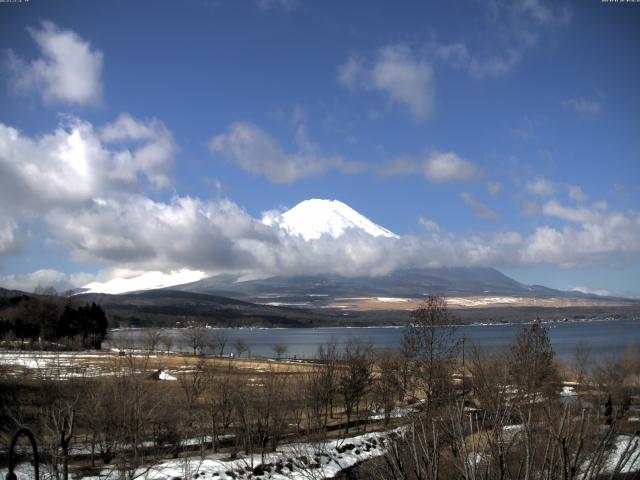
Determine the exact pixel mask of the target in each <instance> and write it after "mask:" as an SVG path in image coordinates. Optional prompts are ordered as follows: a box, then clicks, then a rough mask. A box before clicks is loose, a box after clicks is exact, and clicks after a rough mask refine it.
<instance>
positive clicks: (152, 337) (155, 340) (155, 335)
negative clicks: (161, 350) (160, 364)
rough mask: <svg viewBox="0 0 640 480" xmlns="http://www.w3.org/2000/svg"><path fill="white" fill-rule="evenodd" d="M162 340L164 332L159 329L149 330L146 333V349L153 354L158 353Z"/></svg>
mask: <svg viewBox="0 0 640 480" xmlns="http://www.w3.org/2000/svg"><path fill="white" fill-rule="evenodd" d="M161 339H162V332H161V331H160V330H158V329H157V328H148V329H146V331H145V347H146V348H147V350H149V351H150V352H151V353H153V352H155V351H156V348H158V346H159V345H160V341H161Z"/></svg>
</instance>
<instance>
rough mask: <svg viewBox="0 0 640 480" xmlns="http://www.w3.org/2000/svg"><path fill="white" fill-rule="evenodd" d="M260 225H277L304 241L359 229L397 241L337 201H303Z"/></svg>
mask: <svg viewBox="0 0 640 480" xmlns="http://www.w3.org/2000/svg"><path fill="white" fill-rule="evenodd" d="M263 222H264V223H265V224H267V225H278V226H280V228H283V229H284V230H286V231H287V232H289V233H290V234H292V235H299V236H301V237H302V238H304V239H305V240H307V241H310V240H315V239H318V238H320V237H321V236H323V235H329V236H331V237H333V238H339V237H340V236H342V235H344V234H345V232H346V231H348V230H349V229H356V230H361V231H363V232H365V233H367V234H369V235H372V236H374V237H388V238H399V237H398V235H396V234H395V233H393V232H391V231H390V230H387V229H386V228H384V227H381V226H380V225H378V224H376V223H373V222H372V221H371V220H369V219H368V218H367V217H365V216H364V215H361V214H360V213H358V212H357V211H355V210H354V209H353V208H351V207H350V206H349V205H347V204H345V203H342V202H341V201H339V200H323V199H318V198H313V199H310V200H304V201H303V202H300V203H299V204H297V205H296V206H295V207H293V208H292V209H290V210H288V211H286V212H285V213H283V214H282V215H279V216H277V217H266V218H264V219H263Z"/></svg>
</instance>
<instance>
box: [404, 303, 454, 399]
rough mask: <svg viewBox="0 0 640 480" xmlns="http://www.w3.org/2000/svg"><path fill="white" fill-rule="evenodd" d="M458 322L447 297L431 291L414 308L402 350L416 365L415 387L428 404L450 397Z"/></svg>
mask: <svg viewBox="0 0 640 480" xmlns="http://www.w3.org/2000/svg"><path fill="white" fill-rule="evenodd" d="M454 324H455V322H454V319H453V317H452V316H451V315H450V314H449V312H448V310H447V302H446V300H445V298H444V297H441V296H434V295H430V296H429V297H427V298H426V299H425V300H424V301H423V303H422V304H421V305H420V306H419V307H418V308H417V309H416V310H414V312H413V314H412V322H411V324H410V325H409V326H408V327H407V329H406V330H405V334H404V338H403V352H404V353H405V355H407V356H408V360H409V361H410V362H411V364H412V367H413V372H412V373H413V374H412V375H411V378H412V383H413V384H414V385H413V388H412V390H413V389H415V390H417V391H418V392H419V393H420V395H421V396H423V397H424V401H425V402H424V404H425V407H426V408H431V405H432V404H433V403H435V402H443V401H446V400H448V399H450V398H451V395H452V394H453V388H452V384H451V375H452V373H453V369H454V367H455V359H456V357H457V353H458V346H459V342H458V339H457V337H456V335H455V326H454Z"/></svg>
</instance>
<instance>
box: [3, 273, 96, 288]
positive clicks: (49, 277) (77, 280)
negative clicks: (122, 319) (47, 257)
mask: <svg viewBox="0 0 640 480" xmlns="http://www.w3.org/2000/svg"><path fill="white" fill-rule="evenodd" d="M93 278H94V277H93V275H90V274H86V273H75V274H72V275H68V274H66V273H63V272H59V271H57V270H52V269H41V270H37V271H35V272H32V273H23V274H13V275H0V286H1V287H2V288H7V289H10V290H21V291H23V292H33V291H34V290H35V289H36V288H37V287H53V288H55V289H56V290H57V291H58V292H60V293H63V292H65V291H67V290H70V289H72V288H76V287H78V286H80V285H83V284H85V283H87V282H89V281H91V280H92V279H93Z"/></svg>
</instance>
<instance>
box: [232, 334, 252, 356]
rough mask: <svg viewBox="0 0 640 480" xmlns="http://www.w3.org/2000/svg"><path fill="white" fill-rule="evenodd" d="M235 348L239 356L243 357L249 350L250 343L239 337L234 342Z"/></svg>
mask: <svg viewBox="0 0 640 480" xmlns="http://www.w3.org/2000/svg"><path fill="white" fill-rule="evenodd" d="M233 348H235V350H236V353H237V354H238V357H241V356H242V354H243V353H244V352H248V351H249V345H247V342H245V341H244V340H243V339H242V338H238V339H237V340H236V341H235V342H233Z"/></svg>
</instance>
